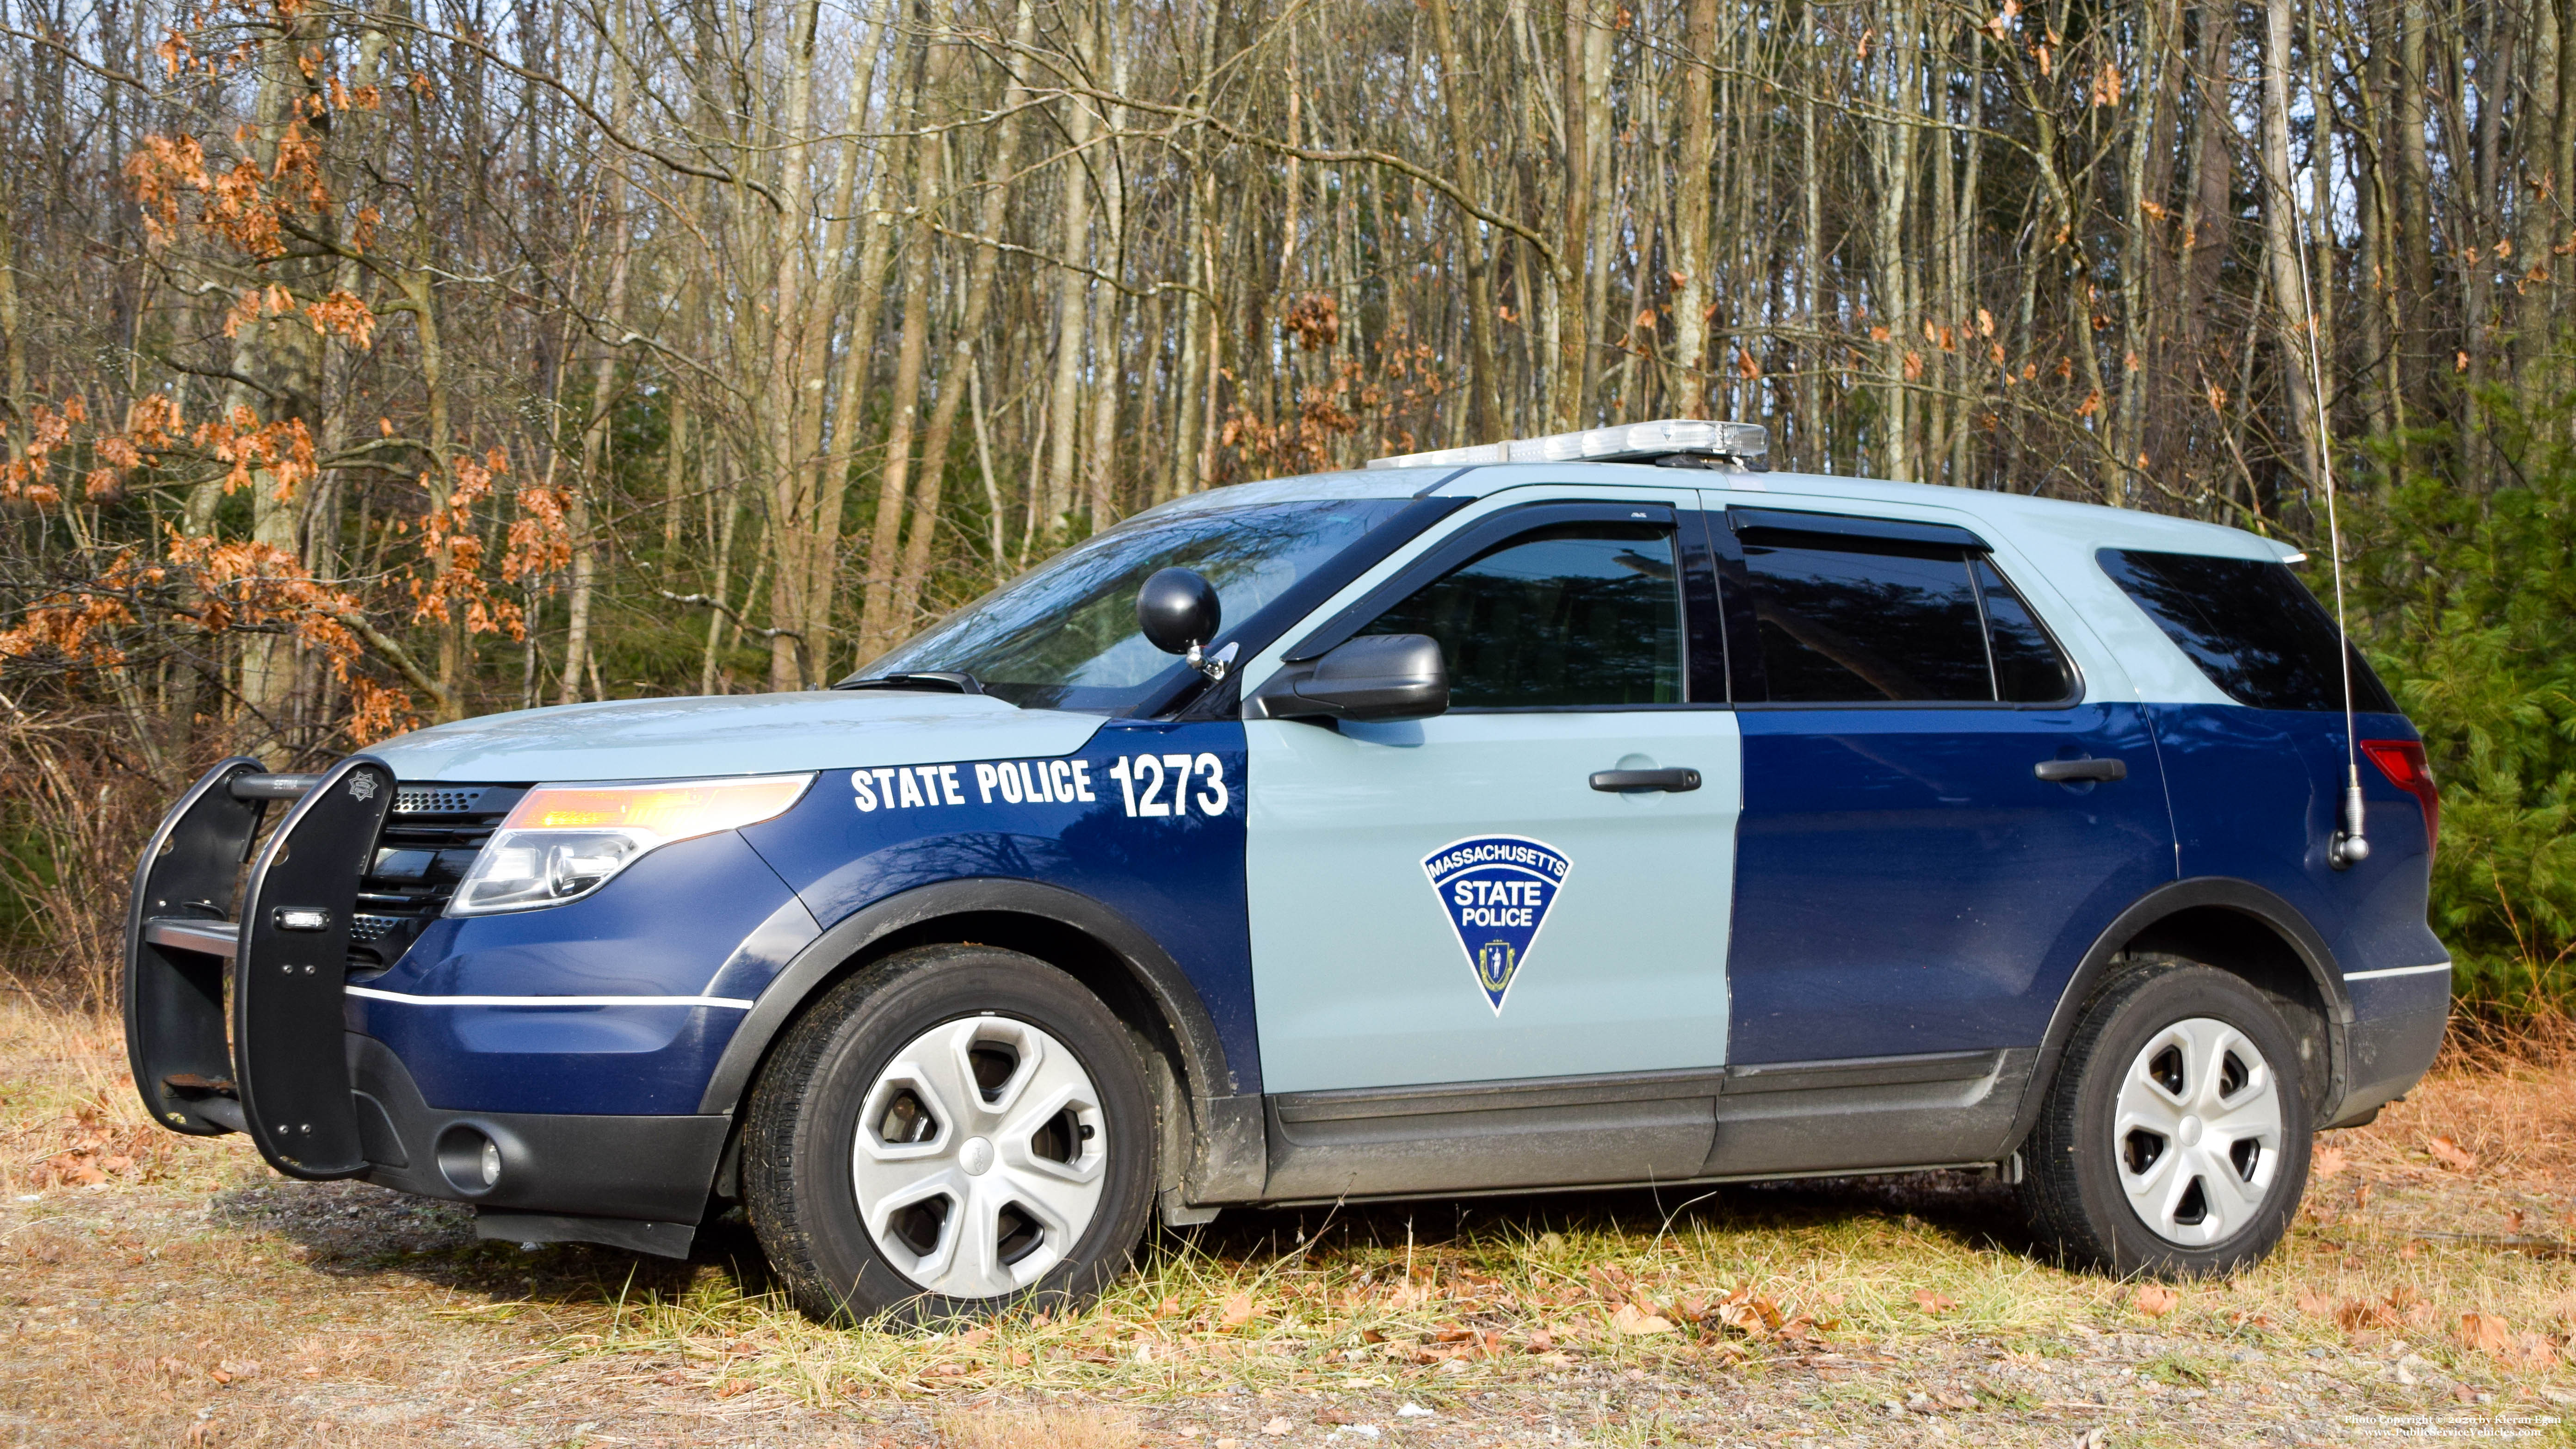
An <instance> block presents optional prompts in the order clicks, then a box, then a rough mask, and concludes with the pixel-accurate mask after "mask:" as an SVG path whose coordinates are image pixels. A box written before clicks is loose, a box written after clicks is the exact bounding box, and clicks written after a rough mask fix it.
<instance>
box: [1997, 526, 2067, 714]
mask: <svg viewBox="0 0 2576 1449" xmlns="http://www.w3.org/2000/svg"><path fill="white" fill-rule="evenodd" d="M1975 568H1976V575H1977V593H1978V595H1979V597H1980V598H1982V599H1983V600H1984V601H1985V605H1986V637H1987V638H1988V639H1989V640H1990V641H1992V645H1993V648H1994V651H1995V698H1997V699H1999V700H2002V701H2004V702H2005V703H2006V704H2054V703H2056V702H2057V701H2059V700H2061V699H2064V698H2065V697H2066V696H2067V695H2069V694H2071V693H2073V692H2074V689H2075V675H2074V672H2073V671H2072V670H2070V669H2068V668H2067V667H2066V656H2065V655H2063V654H2060V653H2058V652H2057V645H2056V644H2055V643H2054V642H2053V641H2051V640H2050V639H2049V637H2048V631H2047V630H2045V629H2043V628H2041V627H2040V626H2039V619H2038V617H2037V616H2036V615H2034V614H2032V613H2031V611H2030V606H2029V605H2027V604H2024V603H2023V602H2022V601H2021V595H2019V594H2016V593H2014V592H2013V587H2012V585H2011V584H2009V583H2006V582H2005V581H2004V576H2003V575H2002V574H2001V573H1998V572H1997V571H1996V570H1995V566H1994V564H1993V563H1992V562H1991V561H1989V560H1987V559H1984V558H1979V559H1978V560H1977V561H1976V564H1975Z"/></svg>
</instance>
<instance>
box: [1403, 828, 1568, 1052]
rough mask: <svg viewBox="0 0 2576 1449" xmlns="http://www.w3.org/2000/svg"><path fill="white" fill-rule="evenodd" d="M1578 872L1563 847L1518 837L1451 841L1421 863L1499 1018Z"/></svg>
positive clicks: (1498, 836)
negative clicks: (1550, 911) (1559, 897)
mask: <svg viewBox="0 0 2576 1449" xmlns="http://www.w3.org/2000/svg"><path fill="white" fill-rule="evenodd" d="M1572 865H1573V863H1572V862H1571V861H1568V860H1567V859H1566V858H1565V856H1564V855H1563V854H1561V853H1560V852H1559V851H1558V850H1557V849H1556V847H1554V846H1552V845H1549V844H1547V843H1546V842H1544V841H1538V840H1531V839H1528V838H1527V837H1524V836H1519V835H1479V836H1476V837H1473V838H1472V839H1467V840H1459V841H1452V842H1451V843H1449V844H1447V845H1444V846H1442V847H1440V848H1439V849H1438V850H1435V851H1433V852H1431V853H1430V854H1429V855H1426V856H1424V857H1423V858H1422V870H1423V873H1424V874H1426V875H1428V876H1430V877H1431V889H1432V890H1433V891H1435V892H1437V893H1438V894H1439V897H1440V908H1441V909H1442V910H1444V911H1446V912H1448V913H1449V924H1450V925H1452V926H1454V927H1456V928H1457V931H1458V947H1459V949H1460V950H1463V951H1465V952H1466V953H1467V964H1468V965H1469V966H1471V967H1474V968H1475V972H1476V984H1477V985H1478V986H1479V987H1481V988H1483V990H1484V993H1485V1000H1487V1001H1488V1002H1491V1003H1492V1004H1493V1008H1494V1014H1495V1015H1496V1016H1500V1015H1502V1014H1503V998H1504V997H1505V996H1508V995H1510V994H1511V989H1512V978H1513V976H1515V975H1517V974H1518V973H1519V971H1520V969H1521V965H1522V963H1523V962H1525V961H1527V960H1529V953H1530V946H1531V945H1532V944H1533V943H1534V942H1536V941H1537V940H1538V931H1539V927H1541V926H1544V925H1546V924H1547V908H1548V907H1549V906H1551V905H1554V904H1555V903H1556V893H1557V891H1558V890H1559V889H1561V888H1562V887H1563V886H1564V885H1565V875H1566V872H1567V871H1568V870H1569V869H1571V868H1572Z"/></svg>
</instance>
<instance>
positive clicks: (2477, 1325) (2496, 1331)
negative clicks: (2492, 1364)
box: [2460, 1313, 2514, 1358]
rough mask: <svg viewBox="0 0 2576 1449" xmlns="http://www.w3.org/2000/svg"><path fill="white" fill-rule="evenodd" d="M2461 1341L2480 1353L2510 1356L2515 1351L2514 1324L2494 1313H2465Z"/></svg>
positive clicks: (2462, 1315) (2461, 1323) (2499, 1356)
mask: <svg viewBox="0 0 2576 1449" xmlns="http://www.w3.org/2000/svg"><path fill="white" fill-rule="evenodd" d="M2460 1343H2461V1345H2462V1346H2463V1347H2465V1348H2469V1349H2472V1350H2474V1351H2476V1352H2478V1353H2484V1354H2492V1355H2494V1356H2496V1357H2498V1358H2509V1357H2511V1356H2512V1355H2513V1352H2514V1339H2513V1325H2512V1324H2510V1323H2507V1322H2505V1321H2504V1320H2503V1319H2501V1318H2498V1317H2497V1316H2496V1315H2494V1314H2492V1313H2463V1314H2461V1315H2460Z"/></svg>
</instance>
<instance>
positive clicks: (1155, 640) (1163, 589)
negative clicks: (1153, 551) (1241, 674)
mask: <svg viewBox="0 0 2576 1449" xmlns="http://www.w3.org/2000/svg"><path fill="white" fill-rule="evenodd" d="M1224 621H1225V609H1224V606H1223V605H1221V604H1219V603H1218V602H1217V597H1216V585H1214V584H1211V583H1209V582H1208V581H1207V580H1206V579H1205V578H1203V577H1201V576H1200V575H1198V574H1196V573H1193V572H1192V571H1190V570H1188V569H1180V568H1172V569H1156V570H1155V571H1154V576H1153V577H1152V578H1149V579H1147V580H1145V587H1143V588H1141V589H1138V590H1137V591H1136V627H1137V629H1138V630H1139V631H1141V632H1142V633H1143V634H1144V636H1145V642H1146V643H1148V644H1151V645H1153V646H1154V647H1155V648H1157V649H1160V650H1162V651H1163V652H1164V653H1166V654H1178V655H1180V656H1181V658H1182V659H1183V660H1184V661H1185V662H1186V663H1188V665H1189V666H1190V667H1191V668H1192V669H1195V670H1197V671H1198V672H1199V673H1201V674H1204V675H1206V676H1207V677H1208V678H1210V679H1223V678H1225V670H1226V666H1227V665H1229V664H1231V663H1233V662H1234V649H1235V646H1233V645H1231V644H1228V645H1227V646H1225V647H1224V648H1223V649H1220V650H1218V651H1217V652H1216V653H1215V654H1214V655H1213V656H1211V655H1209V654H1207V653H1206V652H1205V650H1206V648H1207V645H1208V642H1209V641H1210V640H1212V639H1214V638H1216V631H1217V629H1218V627H1219V626H1220V625H1222V624H1223V623H1224Z"/></svg>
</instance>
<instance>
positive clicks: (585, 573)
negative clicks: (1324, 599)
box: [0, 0, 2576, 1026]
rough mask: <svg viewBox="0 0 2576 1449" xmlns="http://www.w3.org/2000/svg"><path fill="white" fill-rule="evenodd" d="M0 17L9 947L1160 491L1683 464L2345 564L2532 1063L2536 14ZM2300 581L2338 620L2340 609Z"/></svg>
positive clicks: (2539, 691)
mask: <svg viewBox="0 0 2576 1449" xmlns="http://www.w3.org/2000/svg"><path fill="white" fill-rule="evenodd" d="M1992 3H1994V4H1999V8H1991V6H1990V0H1975V3H1972V4H1960V3H1949V0H1247V3H1228V4H1225V5H1221V6H1220V5H1207V4H1197V5H1191V4H1181V3H1177V0H1142V3H1127V4H1118V3H1109V0H1043V3H1041V0H831V3H828V4H827V3H819V0H752V3H716V0H543V3H539V0H389V3H383V4H379V5H374V6H364V5H340V4H330V3H321V0H178V3H174V0H0V349H5V375H0V428H5V447H6V455H5V461H0V743H5V755H0V770H5V794H0V878H4V881H5V884H4V885H0V933H5V939H6V946H7V950H8V955H7V958H6V959H7V970H8V972H9V973H10V974H11V975H12V976H13V977H14V978H15V980H16V981H17V982H18V984H19V985H20V987H21V988H22V989H27V990H31V991H36V992H39V993H42V994H51V995H57V996H66V997H70V998H73V999H86V1000H88V1001H90V1002H93V1003H95V1002H100V1001H103V1000H105V999H106V991H107V988H108V986H109V985H110V983H111V982H112V980H113V972H114V969H115V957H116V954H117V951H116V932H117V931H118V929H119V927H120V924H121V920H120V918H121V914H122V908H123V889H124V880H125V876H126V874H127V872H128V871H129V870H130V869H131V863H132V856H133V852H134V851H135V849H137V848H138V846H139V843H140V842H141V840H142V839H143V837H144V835H145V834H146V833H147V832H148V830H149V828H150V825H151V823H152V821H153V820H154V819H155V818H156V817H157V815H158V813H159V811H160V809H161V808H162V806H163V805H164V804H165V803H166V802H167V801H168V800H169V799H170V798H171V797H172V796H173V795H175V794H176V792H177V791H178V790H179V789H181V788H182V787H183V786H184V784H185V783H186V782H187V781H188V780H189V779H190V778H191V777H192V776H193V775H194V774H195V773H196V772H197V771H198V770H200V769H201V768H203V767H204V766H205V765H206V764H208V763H209V762H210V761H212V760H213V759H215V758H217V757H219V756H221V755H223V754H226V753H232V752H241V751H247V752H251V753H256V754H259V755H261V756H263V757H264V758H265V759H267V760H268V761H269V762H270V763H271V764H272V765H273V766H277V767H294V766H298V765H311V764H313V763H315V762H317V761H320V760H323V759H326V758H328V757H330V756H332V755H334V754H337V753H340V752H344V751H346V750H348V749H350V748H353V747H355V746H358V745H361V744H364V743H366V742H367V741H369V740H371V739H375V738H380V737H382V736H384V735H387V734H389V733H392V732H395V731H397V730H400V729H403V728H406V727H409V726H412V725H414V724H418V723H425V722H429V721H434V720H441V719H453V718H458V717H462V716H465V715H470V714H475V713H481V712H488V711H493V710H501V709H515V708H520V707H524V706H529V705H536V704H548V703H557V702H566V701H576V700H589V699H601V698H622V697H630V696H638V695H653V694H683V693H693V692H726V691H740V690H776V689H801V688H812V687H817V686H820V685H822V684H826V683H828V682H829V681H831V680H832V679H834V678H836V677H839V676H841V675H843V674H845V673H847V672H848V671H849V670H850V669H851V668H852V667H854V666H855V665H857V664H859V663H861V662H863V661H865V660H867V659H869V658H871V657H873V656H874V655H876V654H877V653H879V652H881V651H882V650H883V649H884V648H886V647H887V646H888V645H889V644H891V643H893V642H894V641H897V640H899V639H901V638H902V637H904V636H905V635H907V634H908V633H910V632H911V631H913V630H914V629H916V628H917V627H919V626H920V625H921V624H922V623H923V622H925V621H927V620H929V619H931V618H934V617H936V616H938V615H939V614H941V613H943V612H944V611H946V610H948V609H950V608H953V607H955V606H956V605H957V604H959V603H962V602H964V601H966V600H968V599H970V598H972V597H974V596H976V595H978V594H980V593H982V592H983V591H985V590H986V589H988V588H990V587H992V586H993V585H994V584H995V583H996V582H997V581H1000V580H1004V579H1007V578H1009V577H1011V576H1012V575H1014V574H1016V573H1017V572H1019V571H1020V570H1021V569H1022V568H1024V567H1026V566H1027V565H1029V564H1031V563H1033V562H1035V561H1038V560H1041V559H1043V558H1044V557H1046V556H1047V555H1048V554H1049V553H1051V552H1052V551H1054V550H1056V549H1058V548H1061V547H1063V546H1064V545H1066V544H1068V543H1070V542H1072V541H1074V540H1077V539H1079V538H1082V537H1084V536H1086V535H1088V534H1089V533H1091V532H1094V531H1096V530H1098V529H1101V528H1104V527H1106V526H1108V525H1110V524H1112V523H1114V522H1115V521H1117V520H1118V519H1119V518H1121V517H1123V516H1125V515H1127V514H1130V513H1132V512H1134V511H1136V510H1138V509H1141V508H1144V507H1146V506H1149V505H1151V504H1153V503H1155V502H1158V501H1161V500H1163V499H1167V498H1171V497H1173V496H1176V495H1178V494H1183V493H1189V492H1193V491H1197V490H1200V489H1205V488H1210V487H1216V486H1222V485H1224V484H1226V483H1230V482H1235V481H1240V480H1243V479H1248V478H1256V477H1262V476H1266V475H1271V474H1277V473H1287V472H1301V471H1308V470H1314V469H1322V468H1335V467H1349V466H1356V465H1357V464H1358V463H1360V462H1361V461H1363V460H1365V459H1367V458H1369V457H1372V456H1375V455H1379V454H1383V453H1389V452H1399V451H1406V450H1411V449H1415V448H1424V447H1434V446H1442V445H1450V444H1457V443H1462V442H1472V441H1487V440H1492V439H1496V438H1501V437H1507V436H1515V435H1527V434H1533V433H1542V432H1549V431H1556V430H1563V429H1570V428H1576V427H1583V426H1590V425H1596V424H1602V423H1610V422H1617V421H1626V420H1637V419H1644V418H1653V417H1663V416H1717V417H1728V418H1737V419H1744V420H1748V421H1759V422H1762V423H1764V424H1766V425H1767V426H1768V427H1769V428H1770V430H1771V437H1772V440H1773V444H1772V446H1773V461H1774V464H1775V466H1780V467H1786V468H1796V469H1803V470H1811V471H1819V472H1843V473H1867V474H1873V475H1877V476H1882V477H1888V478H1896V479H1911V480H1920V481H1925V482H1932V483H1941V484H1948V485H1951V486H1955V487H1963V488H1987V489H2007V490H2011V491H2015V492H2025V493H2041V494H2047V495H2051V496H2056V497H2063V498H2073V499H2082V500H2086V501H2091V502H2100V503H2108V504H2114V505H2118V506H2122V507H2130V508H2144V509H2153V510H2158V511H2162V512H2169V513H2176V514H2183V515H2188V516H2193V517H2200V518H2208V519H2214V520H2218V521H2221V522H2226V523H2231V524H2236V525H2239V526H2243V527H2247V528H2252V529H2255V530H2258V531H2260V532H2264V533H2267V534H2271V535H2274V536H2277V537H2282V538H2287V539H2291V540H2294V541H2296V542H2298V543H2299V544H2301V545H2302V546H2304V547H2306V548H2307V549H2308V550H2309V551H2310V552H2311V554H2312V555H2313V556H2314V557H2316V558H2318V559H2323V558H2325V557H2326V556H2327V550H2328V543H2329V540H2328V537H2327V534H2328V530H2327V527H2326V517H2325V511H2324V507H2323V503H2324V497H2325V491H2324V490H2325V488H2326V486H2327V482H2328V477H2329V471H2330V470H2331V474H2332V476H2333V477H2334V478H2335V479H2336V480H2338V481H2339V483H2340V486H2341V489H2342V501H2343V505H2344V512H2343V515H2342V522H2343V530H2342V542H2343V553H2344V558H2345V561H2346V564H2347V571H2348V576H2349V579H2350V581H2351V584H2352V587H2353V595H2352V598H2353V605H2354V621H2355V625H2356V628H2357V630H2358V632H2359V633H2360V635H2361V637H2362V639H2363V642H2364V644H2365V647H2366V648H2367V649H2368V651H2369V653H2370V655H2371V657H2372V658H2373V659H2374V660H2375V661H2376V662H2377V664H2378V666H2379V668H2380V669H2381V670H2382V672H2383V673H2384V674H2385V675H2386V676H2387V677H2388V679H2389V681H2390V683H2391V684H2392V686H2394V687H2395V689H2396V690H2397V692H2398V693H2399V695H2400V696H2401V698H2402V699H2403V701H2404V702H2405V704H2406V706H2407V708H2408V709H2409V711H2410V712H2411V713H2412V714H2413V715H2414V717H2415V718H2416V719H2417V720H2418V721H2419V723H2421V724H2422V726H2423V727H2424V730H2425V732H2426V734H2427V735H2428V737H2429V739H2430V743H2431V749H2432V756H2433V759H2434V762H2435V765H2436V768H2437V770H2438V771H2439V773H2440V775H2441V777H2442V781H2443V787H2444V790H2445V792H2446V795H2447V801H2448V803H2447V807H2446V812H2445V814H2444V817H2443V834H2444V844H2443V849H2442V851H2441V854H2440V857H2439V860H2438V863H2437V866H2436V896H2435V904H2434V909H2435V914H2436V917H2437V921H2436V924H2437V926H2438V928H2439V929H2440V930H2441V931H2442V932H2443V933H2444V935H2445V937H2446V938H2447V939H2448V940H2449V941H2450V942H2451V944H2452V945H2453V947H2454V949H2455V951H2456V953H2457V955H2458V957H2459V960H2460V963H2461V977H2460V984H2461V988H2462V990H2463V992H2464V993H2465V994H2467V995H2468V996H2469V997H2471V998H2472V999H2473V1000H2474V1001H2475V1002H2476V1003H2477V1004H2478V1006H2479V1007H2480V1008H2481V1010H2482V1012H2483V1013H2484V1015H2485V1018H2486V1019H2487V1020H2488V1021H2490V1022H2501V1023H2504V1024H2507V1025H2508V1026H2517V1025H2527V1024H2530V1023H2533V1022H2540V1023H2547V1022H2550V1021H2558V1022H2561V1023H2563V1022H2564V1019H2565V1016H2564V1013H2565V1010H2566V1008H2567V1006H2568V1004H2569V1003H2570V1001H2571V996H2576V960H2572V959H2571V958H2576V834H2571V830H2570V824H2571V822H2570V811H2571V807H2576V560H2571V553H2570V545H2571V542H2576V517H2571V513H2572V512H2576V434H2571V426H2576V367H2571V366H2570V363H2571V361H2576V312H2571V307H2570V302H2571V298H2576V197H2571V194H2570V188H2571V185H2576V55H2571V54H2570V49H2569V48H2570V45H2571V42H2576V3H2571V0H2244V3H2239V0H2035V3H2032V4H2031V5H2030V6H2029V7H2028V8H2025V7H2024V6H2023V4H2021V3H2020V0H1992ZM2317 581H2318V582H2319V583H2320V585H2321V586H2322V585H2323V582H2324V581H2323V577H2322V575H2320V576H2319V578H2318V580H2317Z"/></svg>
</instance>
